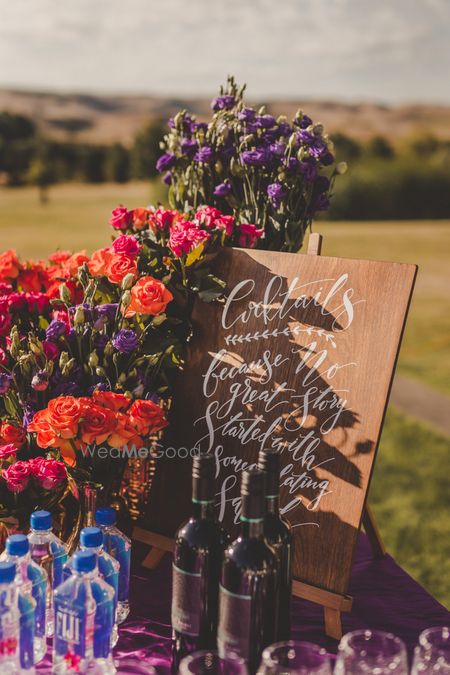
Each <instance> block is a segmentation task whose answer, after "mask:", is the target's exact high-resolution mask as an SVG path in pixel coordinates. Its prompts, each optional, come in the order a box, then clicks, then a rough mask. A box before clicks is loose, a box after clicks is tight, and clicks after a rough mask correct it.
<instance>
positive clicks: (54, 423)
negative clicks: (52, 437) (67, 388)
mask: <svg viewBox="0 0 450 675" xmlns="http://www.w3.org/2000/svg"><path fill="white" fill-rule="evenodd" d="M89 400H90V399H88V401H89ZM86 407H88V406H87V405H86V400H85V399H82V398H75V397H74V396H58V398H53V399H52V400H51V401H50V402H49V404H48V406H47V411H48V416H47V421H48V423H49V425H50V427H51V428H52V429H53V430H54V431H55V433H56V435H57V436H58V437H59V438H67V439H68V438H75V436H76V435H77V431H78V424H79V422H80V418H81V417H82V415H83V413H84V411H85V408H86Z"/></svg>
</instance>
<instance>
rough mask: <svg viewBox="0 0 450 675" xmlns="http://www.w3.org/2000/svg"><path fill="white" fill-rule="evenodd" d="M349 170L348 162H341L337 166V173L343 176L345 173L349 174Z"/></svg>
mask: <svg viewBox="0 0 450 675" xmlns="http://www.w3.org/2000/svg"><path fill="white" fill-rule="evenodd" d="M347 169H348V165H347V162H339V163H338V164H337V166H336V173H337V174H338V175H340V176H342V175H343V174H344V173H346V172H347Z"/></svg>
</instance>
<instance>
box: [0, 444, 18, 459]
mask: <svg viewBox="0 0 450 675" xmlns="http://www.w3.org/2000/svg"><path fill="white" fill-rule="evenodd" d="M18 449H19V448H17V447H16V446H15V445H14V443H8V444H7V445H0V460H1V459H6V458H7V457H11V455H15V454H16V452H17V451H18Z"/></svg>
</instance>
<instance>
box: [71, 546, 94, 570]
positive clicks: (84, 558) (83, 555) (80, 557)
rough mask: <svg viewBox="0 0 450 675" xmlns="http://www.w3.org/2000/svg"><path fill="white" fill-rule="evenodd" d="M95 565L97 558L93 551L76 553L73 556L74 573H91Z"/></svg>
mask: <svg viewBox="0 0 450 675" xmlns="http://www.w3.org/2000/svg"><path fill="white" fill-rule="evenodd" d="M96 564H97V556H96V555H95V553H94V551H77V552H76V553H75V554H74V556H73V569H74V570H75V572H92V570H95V565H96Z"/></svg>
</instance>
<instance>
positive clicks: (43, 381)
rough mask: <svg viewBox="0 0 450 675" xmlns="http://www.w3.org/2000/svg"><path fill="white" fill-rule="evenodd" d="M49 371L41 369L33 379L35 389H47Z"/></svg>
mask: <svg viewBox="0 0 450 675" xmlns="http://www.w3.org/2000/svg"><path fill="white" fill-rule="evenodd" d="M48 380H49V377H48V373H46V372H45V370H40V371H39V372H38V373H36V375H34V376H33V379H32V380H31V386H32V388H33V389H34V390H35V391H45V390H46V389H47V387H48Z"/></svg>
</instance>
